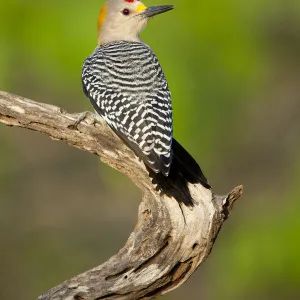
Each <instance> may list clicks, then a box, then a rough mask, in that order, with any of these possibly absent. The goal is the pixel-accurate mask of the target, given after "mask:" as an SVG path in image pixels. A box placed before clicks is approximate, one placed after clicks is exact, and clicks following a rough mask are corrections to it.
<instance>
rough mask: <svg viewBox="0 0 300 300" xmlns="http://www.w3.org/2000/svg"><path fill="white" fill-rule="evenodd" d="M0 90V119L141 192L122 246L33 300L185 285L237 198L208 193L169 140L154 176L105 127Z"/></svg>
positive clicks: (86, 299)
mask: <svg viewBox="0 0 300 300" xmlns="http://www.w3.org/2000/svg"><path fill="white" fill-rule="evenodd" d="M78 116H79V115H78V114H69V113H67V112H66V111H64V110H63V109H61V108H58V107H56V106H53V105H49V104H43V103H38V102H35V101H32V100H28V99H25V98H23V97H19V96H15V95H12V94H9V93H6V92H0V122H1V123H4V124H6V125H8V126H17V127H23V128H28V129H31V130H34V131H38V132H41V133H44V134H47V135H49V136H50V137H52V138H53V139H55V140H62V141H65V142H67V143H68V144H70V145H72V146H74V147H77V148H80V149H82V150H85V151H88V152H90V153H92V154H96V155H98V156H99V157H100V158H101V160H102V161H103V162H104V163H106V164H108V165H110V166H111V167H113V168H115V169H117V170H118V171H120V172H122V173H124V174H125V175H127V176H128V177H130V178H131V180H132V181H133V182H134V183H135V184H136V185H137V186H138V187H139V188H140V189H141V191H142V194H143V199H142V203H141V205H140V208H139V217H138V223H137V225H136V227H135V229H134V232H133V233H132V234H131V235H130V237H129V239H128V241H127V243H126V245H125V246H124V248H122V249H121V250H120V251H119V253H118V254H117V255H115V256H113V257H112V258H110V259H109V260H108V261H107V262H105V263H104V264H102V265H100V266H98V267H96V268H94V269H92V270H89V271H87V272H85V273H83V274H80V275H78V276H76V277H74V278H72V279H70V280H67V281H65V282H63V283H61V284H60V285H58V286H57V287H54V288H52V289H50V290H49V291H47V292H46V293H45V294H43V295H41V296H40V297H39V298H38V299H39V300H50V299H52V300H54V299H55V300H62V299H65V300H100V299H109V300H117V299H118V300H121V299H122V300H123V299H124V300H125V299H126V300H129V299H130V300H134V299H152V298H154V297H156V296H159V295H162V294H165V293H167V292H170V291H171V290H174V289H176V288H177V287H178V286H180V285H181V284H182V283H184V282H185V281H186V280H187V279H188V278H189V277H190V276H191V275H192V273H193V272H194V271H195V270H196V269H197V267H198V266H199V265H200V264H201V263H202V262H203V261H204V260H205V259H206V258H207V256H208V255H209V253H210V252H211V250H212V247H213V244H214V241H215V239H216V237H217V235H218V233H219V231H220V229H221V227H222V225H223V223H224V221H225V220H226V219H227V218H228V216H229V214H230V213H231V210H232V208H233V205H234V203H235V201H236V200H237V199H238V198H239V197H240V196H241V194H242V187H237V188H236V189H234V190H233V191H232V192H231V193H230V194H229V195H227V196H216V195H214V194H213V193H212V191H211V189H210V187H209V184H208V183H207V181H206V179H205V177H204V175H203V174H202V172H201V169H200V168H199V166H198V165H197V163H196V162H195V161H194V160H193V158H192V157H191V156H190V155H189V154H188V153H187V152H186V151H185V150H184V149H183V148H182V147H181V146H180V145H179V144H178V143H177V142H176V141H175V140H174V152H175V158H174V162H173V165H174V166H173V165H172V169H171V174H170V177H168V178H165V177H163V176H160V175H156V174H153V173H152V172H151V171H150V170H147V168H146V167H145V165H144V164H143V163H142V162H141V161H139V159H138V158H137V157H136V156H135V155H134V153H133V152H132V151H131V150H130V149H129V148H128V147H127V146H126V145H124V144H123V143H122V141H121V140H120V139H119V138H118V137H117V136H116V135H115V134H114V133H113V131H112V130H111V129H110V128H109V127H108V126H107V125H106V124H105V123H104V122H100V123H99V122H97V123H95V122H94V121H95V120H94V119H93V118H92V117H91V116H88V117H87V118H86V119H85V121H83V122H82V123H80V124H79V125H78V127H77V128H75V127H74V126H73V124H74V122H75V120H76V119H77V118H78Z"/></svg>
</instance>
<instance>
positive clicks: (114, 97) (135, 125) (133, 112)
mask: <svg viewBox="0 0 300 300" xmlns="http://www.w3.org/2000/svg"><path fill="white" fill-rule="evenodd" d="M99 55H101V53H100V54H99V53H97V57H94V56H91V57H89V58H88V59H87V60H86V62H85V64H84V67H83V73H82V83H83V89H84V92H85V94H86V95H87V96H88V98H89V99H90V101H91V103H92V105H93V106H94V109H95V110H96V111H97V112H98V114H99V115H100V116H102V117H103V118H104V120H105V121H106V122H107V123H108V125H109V126H110V127H111V128H112V129H113V130H114V131H115V132H116V134H117V135H118V136H119V137H120V138H121V139H122V140H123V141H124V142H125V143H126V144H127V145H128V146H129V147H130V148H131V149H132V150H133V151H134V152H135V154H136V155H137V156H138V157H140V158H141V159H142V160H143V161H144V162H145V163H146V164H147V165H148V166H149V167H150V168H151V169H152V170H153V171H154V172H156V173H159V172H161V173H163V174H164V175H168V173H169V170H170V165H171V160H172V154H171V143H172V109H171V107H169V106H170V104H168V103H169V102H170V93H169V91H168V89H167V90H165V88H164V87H160V86H159V87H156V88H155V89H154V90H152V91H151V93H150V94H145V93H144V92H141V93H139V92H136V91H135V94H134V96H131V94H129V93H128V89H127V88H126V85H127V87H128V85H130V84H131V83H128V82H122V83H119V81H120V79H119V77H117V78H111V77H109V78H106V75H107V69H109V71H111V68H113V67H114V66H113V65H112V66H108V65H107V63H106V65H105V66H102V65H101V64H102V63H103V62H102V60H101V58H99ZM105 72H106V73H105ZM159 72H161V73H162V71H161V70H159ZM162 74H163V73H162ZM110 75H111V74H110ZM119 75H120V74H116V76H119ZM124 76H125V75H124ZM166 85H167V84H166ZM130 87H131V86H130ZM136 90H137V91H139V86H138V85H137V88H136ZM168 97H169V98H168ZM162 100H163V101H162ZM166 103H167V104H166ZM166 106H168V107H166Z"/></svg>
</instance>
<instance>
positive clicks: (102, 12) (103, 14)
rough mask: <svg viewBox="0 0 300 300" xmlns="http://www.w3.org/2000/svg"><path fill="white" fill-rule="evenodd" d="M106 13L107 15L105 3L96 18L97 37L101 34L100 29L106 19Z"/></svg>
mask: <svg viewBox="0 0 300 300" xmlns="http://www.w3.org/2000/svg"><path fill="white" fill-rule="evenodd" d="M106 13H107V3H105V4H104V5H103V6H102V8H101V10H100V13H99V17H98V35H99V34H100V32H101V28H102V25H103V22H104V21H105V18H106Z"/></svg>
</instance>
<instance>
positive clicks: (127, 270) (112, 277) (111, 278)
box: [105, 268, 132, 281]
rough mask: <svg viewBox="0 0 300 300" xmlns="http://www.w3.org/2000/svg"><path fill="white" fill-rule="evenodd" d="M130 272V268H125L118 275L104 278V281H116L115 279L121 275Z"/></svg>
mask: <svg viewBox="0 0 300 300" xmlns="http://www.w3.org/2000/svg"><path fill="white" fill-rule="evenodd" d="M130 270H132V268H126V269H125V270H123V271H120V272H119V273H116V274H113V275H109V276H107V277H105V280H106V281H108V280H113V279H116V278H118V277H120V276H122V275H123V274H125V273H127V272H129V271H130Z"/></svg>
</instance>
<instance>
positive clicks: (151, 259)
mask: <svg viewBox="0 0 300 300" xmlns="http://www.w3.org/2000/svg"><path fill="white" fill-rule="evenodd" d="M170 239H171V236H167V237H166V239H165V241H164V243H163V245H162V247H160V248H159V250H158V251H157V252H156V253H155V254H154V255H153V256H151V257H150V258H148V259H147V260H145V261H144V262H143V263H142V264H140V265H139V266H138V267H137V268H136V269H135V270H134V272H135V273H139V272H141V271H142V270H143V269H145V268H147V267H148V266H150V265H151V264H154V263H155V259H156V258H157V257H159V256H160V255H161V254H162V252H163V251H164V250H165V249H166V248H167V247H168V246H169V241H170Z"/></svg>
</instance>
